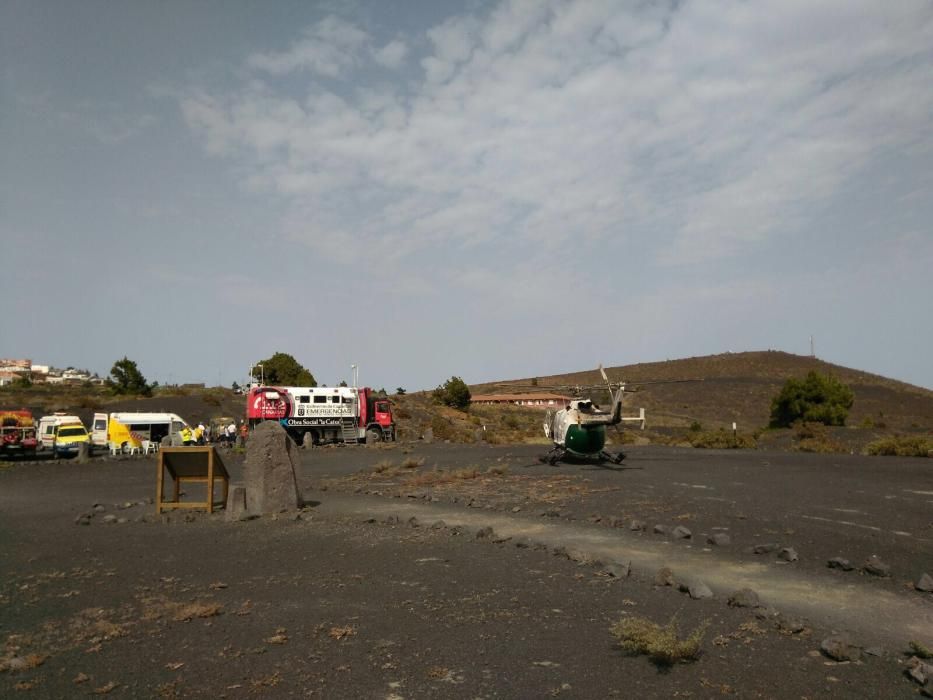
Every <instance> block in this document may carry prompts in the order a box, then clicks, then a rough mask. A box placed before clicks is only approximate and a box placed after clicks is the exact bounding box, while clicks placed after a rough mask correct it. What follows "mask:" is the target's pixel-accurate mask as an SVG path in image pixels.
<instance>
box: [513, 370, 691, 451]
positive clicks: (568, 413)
mask: <svg viewBox="0 0 933 700" xmlns="http://www.w3.org/2000/svg"><path fill="white" fill-rule="evenodd" d="M598 369H599V373H600V375H601V376H602V378H603V381H604V382H605V385H598V384H597V385H589V386H580V385H574V386H560V387H553V388H555V389H562V390H565V391H569V392H570V393H571V394H573V398H572V399H570V401H569V402H568V403H567V405H566V406H565V407H564V408H561V409H559V410H557V411H553V412H552V411H548V412H547V414H546V416H545V419H544V426H543V427H544V435H545V437H547V438H548V439H549V440H551V442H553V443H554V446H553V447H552V448H551V450H550V451H549V452H547V453H546V454H544V455H541V456H540V457H539V458H538V461H540V462H542V463H544V464H550V465H551V466H554V465H556V464H557V463H558V462H561V461H566V460H567V459H568V458H570V459H574V460H583V461H594V462H596V463H597V464H602V463H603V462H612V463H613V464H621V463H622V460H624V459H625V453H624V452H621V451H619V452H617V453H615V454H611V453H609V452H607V451H606V450H605V449H604V448H605V446H606V428H607V427H608V426H618V425H619V424H620V423H621V422H622V399H623V398H624V396H625V394H627V393H635V392H636V391H637V389H627V388H626V384H625V383H624V382H611V381H609V377H608V376H607V375H606V371H605V370H604V369H603V366H602V365H599V367H598ZM684 381H701V380H696V379H675V380H663V381H648V382H637V385H638V386H639V387H640V386H642V385H644V384H669V383H679V382H684ZM508 386H511V387H515V386H517V385H515V384H509V385H508ZM537 388H539V389H540V388H541V387H537ZM603 390H608V392H609V399H610V404H611V405H610V408H609V410H604V409H602V408H601V407H600V406H599V405H598V404H597V403H595V402H594V401H593V400H592V399H591V398H586V395H587V394H592V393H594V392H596V391H603ZM616 429H617V430H619V429H618V428H616Z"/></svg>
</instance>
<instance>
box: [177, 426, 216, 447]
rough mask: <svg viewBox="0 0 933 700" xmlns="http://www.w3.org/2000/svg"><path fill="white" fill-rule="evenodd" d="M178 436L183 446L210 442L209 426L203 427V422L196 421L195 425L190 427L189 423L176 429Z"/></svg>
mask: <svg viewBox="0 0 933 700" xmlns="http://www.w3.org/2000/svg"><path fill="white" fill-rule="evenodd" d="M178 436H179V437H180V438H181V444H182V445H184V446H185V447H191V446H192V445H206V444H207V443H208V442H210V436H211V433H210V428H206V427H204V423H198V424H197V426H196V427H194V428H192V427H191V426H190V425H184V426H182V429H181V430H179V431H178Z"/></svg>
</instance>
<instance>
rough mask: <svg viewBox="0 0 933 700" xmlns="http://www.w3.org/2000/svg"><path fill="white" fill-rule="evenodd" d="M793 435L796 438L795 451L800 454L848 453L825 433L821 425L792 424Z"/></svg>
mask: <svg viewBox="0 0 933 700" xmlns="http://www.w3.org/2000/svg"><path fill="white" fill-rule="evenodd" d="M794 433H795V435H796V436H797V447H796V449H797V450H798V451H800V452H815V453H819V454H838V453H845V452H848V450H847V449H846V447H845V445H843V444H842V443H840V442H838V441H837V440H834V439H833V438H832V436H831V435H829V433H827V432H826V426H825V425H823V424H822V423H805V422H800V423H794Z"/></svg>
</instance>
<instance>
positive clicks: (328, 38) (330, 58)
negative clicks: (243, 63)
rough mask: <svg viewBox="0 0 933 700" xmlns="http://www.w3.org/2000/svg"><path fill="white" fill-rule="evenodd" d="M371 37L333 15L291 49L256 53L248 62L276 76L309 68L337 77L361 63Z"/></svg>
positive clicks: (315, 26)
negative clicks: (361, 56) (361, 52)
mask: <svg viewBox="0 0 933 700" xmlns="http://www.w3.org/2000/svg"><path fill="white" fill-rule="evenodd" d="M368 40H369V36H368V35H367V34H366V32H364V31H362V30H361V29H359V28H357V27H355V26H354V25H352V24H350V23H348V22H346V21H344V20H342V19H340V18H338V17H335V16H333V15H331V16H328V17H326V18H324V19H322V20H321V21H320V22H318V23H317V24H315V25H314V26H313V27H310V28H309V29H308V30H307V31H306V32H305V36H304V38H302V39H300V40H299V41H296V42H295V43H293V44H292V45H291V47H289V49H288V50H286V51H270V52H266V53H256V54H253V55H251V56H250V57H249V58H248V59H247V64H248V65H249V66H250V67H251V68H255V69H257V70H260V71H265V72H267V73H271V74H272V75H283V74H285V73H290V72H292V71H296V70H309V71H312V72H314V73H319V74H320V75H324V76H327V77H331V78H334V77H337V76H338V75H340V74H341V73H343V72H344V71H346V70H347V69H348V68H350V67H352V66H354V65H355V64H356V63H357V62H358V60H359V52H360V50H361V49H362V47H363V46H364V45H365V44H366V43H367V41H368Z"/></svg>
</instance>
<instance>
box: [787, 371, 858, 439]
mask: <svg viewBox="0 0 933 700" xmlns="http://www.w3.org/2000/svg"><path fill="white" fill-rule="evenodd" d="M854 400H855V395H854V394H853V393H852V390H851V389H850V388H849V387H847V386H846V385H845V384H843V383H842V382H840V381H839V380H838V379H836V378H835V377H832V376H824V375H821V374H819V373H818V372H810V373H809V374H807V377H806V379H803V380H799V379H793V378H791V379H788V380H787V382H785V384H784V387H783V388H782V389H781V392H780V393H779V394H778V395H777V396H775V397H774V398H773V399H772V400H771V427H773V428H789V427H790V426H791V425H792V424H793V423H794V422H796V421H799V420H802V421H807V422H812V423H823V424H825V425H845V422H846V417H847V416H848V415H849V409H850V408H852V403H853V401H854Z"/></svg>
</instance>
